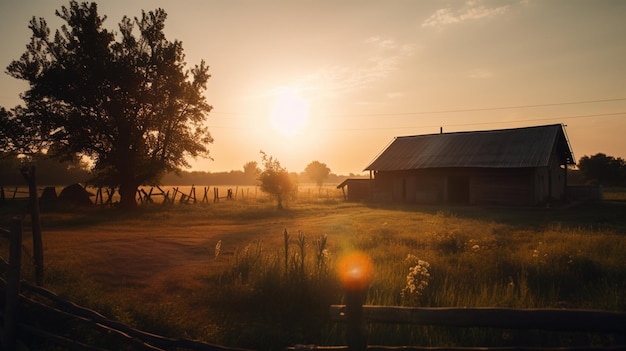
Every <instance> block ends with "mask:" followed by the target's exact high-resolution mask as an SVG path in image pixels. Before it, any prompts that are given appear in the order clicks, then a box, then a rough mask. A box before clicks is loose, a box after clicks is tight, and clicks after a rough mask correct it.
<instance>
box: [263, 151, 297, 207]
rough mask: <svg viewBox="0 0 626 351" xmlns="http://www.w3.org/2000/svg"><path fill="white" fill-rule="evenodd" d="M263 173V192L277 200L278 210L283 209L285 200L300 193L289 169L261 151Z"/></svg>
mask: <svg viewBox="0 0 626 351" xmlns="http://www.w3.org/2000/svg"><path fill="white" fill-rule="evenodd" d="M261 156H262V159H263V168H264V169H263V171H262V172H261V174H260V175H259V182H261V191H263V192H265V193H268V194H270V195H271V196H273V197H274V198H275V199H276V208H278V209H279V210H281V209H282V208H283V199H287V198H289V197H293V196H295V195H296V193H297V192H298V184H297V183H296V182H295V181H294V180H293V179H292V178H291V176H290V175H289V172H287V169H286V168H284V167H282V166H281V165H280V162H279V161H278V160H277V159H275V158H273V157H272V156H268V155H267V154H266V153H265V152H263V151H261Z"/></svg>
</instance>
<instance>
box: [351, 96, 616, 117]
mask: <svg viewBox="0 0 626 351" xmlns="http://www.w3.org/2000/svg"><path fill="white" fill-rule="evenodd" d="M614 101H626V98H615V99H602V100H585V101H570V102H555V103H548V104H534V105H514V106H499V107H481V108H468V109H457V110H435V111H418V112H400V113H370V114H358V115H355V116H409V115H426V114H441V113H459V112H481V111H497V110H515V109H525V108H536V107H551V106H567V105H583V104H596V103H602V102H614Z"/></svg>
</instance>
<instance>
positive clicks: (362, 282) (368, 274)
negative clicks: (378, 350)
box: [338, 253, 374, 351]
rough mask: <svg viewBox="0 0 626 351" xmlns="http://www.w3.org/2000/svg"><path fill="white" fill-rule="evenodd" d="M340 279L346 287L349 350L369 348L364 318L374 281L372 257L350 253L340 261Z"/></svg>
mask: <svg viewBox="0 0 626 351" xmlns="http://www.w3.org/2000/svg"><path fill="white" fill-rule="evenodd" d="M338 270H339V279H340V281H341V284H342V285H343V287H344V289H345V293H346V295H345V302H346V324H347V331H346V332H347V335H346V339H347V340H346V341H347V344H348V350H350V351H365V350H366V349H367V328H366V326H365V319H364V318H363V304H364V303H365V298H366V296H367V290H368V289H369V286H370V284H371V283H372V278H373V271H374V267H373V265H372V261H371V260H370V258H369V257H368V256H367V255H365V254H362V253H353V254H350V255H348V256H346V257H344V258H343V259H341V261H340V262H339V267H338Z"/></svg>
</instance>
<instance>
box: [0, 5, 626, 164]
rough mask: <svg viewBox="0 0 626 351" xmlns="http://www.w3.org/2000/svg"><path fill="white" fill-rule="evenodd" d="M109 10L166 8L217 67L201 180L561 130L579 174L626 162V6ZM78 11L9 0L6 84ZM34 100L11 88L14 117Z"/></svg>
mask: <svg viewBox="0 0 626 351" xmlns="http://www.w3.org/2000/svg"><path fill="white" fill-rule="evenodd" d="M97 3H98V6H99V12H100V13H101V14H104V15H107V17H108V19H107V21H106V22H105V25H106V27H108V28H110V29H117V24H118V23H119V21H120V20H121V18H122V16H123V15H128V16H130V17H135V16H140V15H141V10H147V11H148V10H153V9H155V8H158V7H161V8H163V9H164V10H165V11H166V12H167V13H168V20H167V22H166V25H165V31H166V36H167V38H168V39H170V40H173V39H179V40H181V41H182V42H183V48H184V50H185V53H186V57H187V63H188V66H189V67H191V66H193V65H194V64H197V63H199V62H200V60H201V59H204V60H205V61H206V62H207V63H208V64H209V66H210V71H211V74H212V77H211V79H210V80H209V84H208V90H207V92H206V96H207V100H208V102H209V103H210V104H212V105H213V107H214V110H213V111H212V112H211V114H210V116H209V119H208V125H209V126H210V129H211V132H212V135H213V137H214V138H215V142H214V144H213V145H211V146H210V149H211V153H212V156H213V158H214V160H213V161H211V160H201V159H199V160H197V161H196V162H194V170H204V171H211V172H218V171H228V170H232V169H242V167H243V165H244V163H246V162H248V161H257V162H259V161H260V154H259V151H260V150H263V151H265V152H266V153H267V154H269V155H272V156H275V157H276V158H278V160H279V161H280V162H281V164H282V165H283V166H285V167H286V168H287V169H288V170H289V171H295V172H301V171H303V170H304V168H305V167H306V165H307V164H309V163H310V162H311V161H314V160H317V161H320V162H323V163H326V164H327V165H328V166H329V168H330V169H331V171H332V172H333V173H338V174H348V173H350V172H352V173H360V172H361V171H362V170H363V169H364V168H365V167H366V166H367V165H368V164H369V163H370V162H371V161H372V160H373V159H374V158H375V157H376V155H377V154H378V153H379V152H380V151H382V150H383V149H384V148H385V146H386V145H387V144H388V143H389V142H390V141H391V140H392V139H393V137H395V136H402V135H415V134H430V133H438V132H439V128H440V127H442V128H443V130H444V132H454V131H470V130H487V129H502V128H514V127H524V126H531V125H542V124H553V123H564V124H566V125H567V127H566V132H567V134H568V136H569V140H570V143H571V145H572V149H573V151H574V155H575V157H576V159H577V160H578V159H580V157H582V156H584V155H593V154H596V153H598V152H603V153H606V154H608V155H611V156H616V157H622V158H626V137H625V136H624V133H625V132H626V1H622V0H614V1H604V0H589V1H577V0H562V1H557V0H541V1H540V0H525V1H522V0H517V1H513V0H511V1H480V0H475V1H428V0H420V1H417V0H407V1H394V0H391V1H366V0H359V1H356V0H355V1H341V0H332V1H331V0H328V1H326V0H315V1H313V0H293V1H263V0H254V1H238V0H221V1H211V0H183V1H180V0H177V1H156V0H124V1H117V0H101V1H97ZM67 4H68V1H60V0H46V1H44V0H40V1H34V0H0V33H2V41H1V44H2V45H1V50H0V65H1V66H2V68H3V71H4V70H5V68H6V66H7V65H8V64H9V63H10V62H11V61H12V60H14V59H17V58H19V56H20V55H21V54H22V53H23V52H24V50H25V45H26V44H27V43H28V41H29V39H30V32H29V30H28V27H27V26H28V21H29V20H30V18H32V16H37V17H44V18H46V20H47V21H48V24H49V25H50V27H52V28H53V29H57V28H59V25H60V21H59V20H58V19H57V18H56V17H55V16H54V10H55V9H59V8H60V7H61V6H63V5H67ZM26 88H27V85H26V84H25V83H24V82H21V81H18V80H15V79H13V78H11V77H10V76H8V75H6V74H2V75H0V106H4V107H6V108H11V107H13V106H15V105H17V104H19V102H20V100H19V99H18V94H19V93H20V92H22V91H24V90H25V89H26ZM281 111H282V112H281ZM283 114H287V115H288V116H290V118H291V120H290V121H285V120H282V119H281V118H285V117H281V116H282V115H283ZM296 117H297V118H296ZM298 118H299V119H298ZM276 119H278V122H276V121H275V120H276ZM296 119H298V120H296ZM287 125H289V126H291V127H289V128H286V127H285V126H287Z"/></svg>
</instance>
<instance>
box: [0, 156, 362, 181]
mask: <svg viewBox="0 0 626 351" xmlns="http://www.w3.org/2000/svg"><path fill="white" fill-rule="evenodd" d="M316 162H317V163H316ZM312 163H313V164H316V165H317V164H318V163H319V162H318V161H314V162H312ZM29 164H35V165H36V166H37V169H38V171H37V183H38V184H39V185H40V186H45V185H55V186H66V185H69V184H73V183H82V184H87V183H89V181H90V180H91V178H92V174H91V172H90V171H89V167H88V165H87V164H86V163H84V162H82V161H80V160H79V159H76V158H75V159H72V160H65V161H60V160H59V159H58V158H56V157H51V156H48V155H45V154H36V155H34V156H31V157H28V158H24V157H22V158H18V157H16V156H14V155H11V156H9V155H4V157H2V156H0V186H25V185H26V181H25V179H24V177H23V176H22V175H21V174H20V168H21V167H23V166H25V165H29ZM319 164H320V166H319V167H321V168H323V167H326V165H325V164H323V163H319ZM314 168H315V167H314ZM325 169H328V168H325ZM260 172H261V170H260V169H259V168H258V166H257V163H256V162H254V161H250V162H248V163H246V164H245V165H244V167H243V170H232V171H228V172H201V171H181V172H179V173H167V174H165V175H164V176H163V178H162V179H161V182H160V184H161V185H193V184H196V185H252V186H253V185H259V181H258V179H259V174H260ZM289 175H290V176H291V178H292V179H294V180H295V181H297V182H298V183H299V184H305V183H315V184H319V183H318V181H319V174H318V178H312V177H311V175H309V174H307V172H306V171H305V172H301V173H296V172H289ZM348 177H351V178H354V177H358V175H355V174H353V173H350V174H348V175H337V174H334V173H330V170H329V173H328V175H327V176H326V178H324V179H322V181H323V183H324V184H339V183H341V182H342V181H343V180H344V179H346V178H348Z"/></svg>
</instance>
